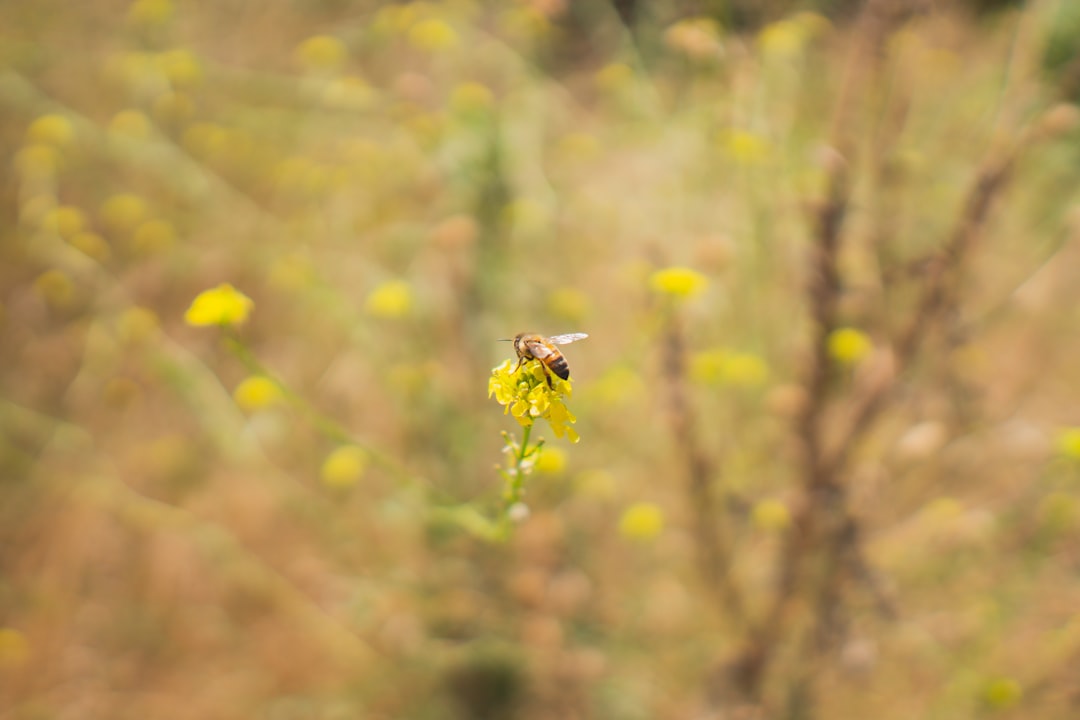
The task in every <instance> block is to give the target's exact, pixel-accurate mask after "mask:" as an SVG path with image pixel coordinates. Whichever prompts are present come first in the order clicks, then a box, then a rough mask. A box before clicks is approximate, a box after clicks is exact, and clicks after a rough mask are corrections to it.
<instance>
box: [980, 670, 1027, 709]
mask: <svg viewBox="0 0 1080 720" xmlns="http://www.w3.org/2000/svg"><path fill="white" fill-rule="evenodd" d="M1023 694H1024V689H1023V688H1022V687H1020V683H1018V682H1017V681H1016V680H1014V679H1012V678H1010V677H999V678H994V679H993V680H991V681H990V682H988V683H986V686H985V687H984V688H983V699H984V700H985V701H986V703H987V704H988V705H989V706H990V707H992V708H994V709H995V710H1005V709H1007V708H1011V707H1012V706H1014V705H1016V703H1018V702H1020V698H1021V697H1022V696H1023Z"/></svg>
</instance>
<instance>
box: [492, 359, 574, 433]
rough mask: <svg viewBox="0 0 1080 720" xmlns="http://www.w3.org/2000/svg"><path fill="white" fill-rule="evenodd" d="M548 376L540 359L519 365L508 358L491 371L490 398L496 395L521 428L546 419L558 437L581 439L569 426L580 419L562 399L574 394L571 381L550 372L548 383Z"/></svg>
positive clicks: (505, 412) (496, 398) (506, 412)
mask: <svg viewBox="0 0 1080 720" xmlns="http://www.w3.org/2000/svg"><path fill="white" fill-rule="evenodd" d="M548 378H549V374H548V373H546V372H545V368H544V366H543V365H542V364H541V363H540V361H539V360H529V361H526V362H524V363H518V364H515V363H514V361H513V360H507V361H505V362H504V363H503V364H502V365H499V366H498V367H496V368H494V369H493V370H492V371H491V378H490V379H489V380H488V397H491V396H492V395H494V396H495V400H496V401H498V403H499V404H500V405H502V406H503V407H504V408H505V410H504V413H503V414H510V415H513V416H514V419H515V420H517V421H518V422H519V423H520V424H521V425H522V427H529V426H531V425H532V424H533V422H535V421H536V420H537V419H540V418H543V419H544V420H547V421H548V424H549V425H551V429H552V430H553V431H554V432H555V436H556V437H560V438H561V437H567V438H569V439H570V441H571V442H575V443H576V442H577V441H578V440H579V439H580V438H579V437H578V434H577V433H576V432H574V429H573V428H571V427H570V425H572V424H574V423H575V422H577V418H576V417H574V415H573V414H572V413H571V412H570V411H569V410H568V409H567V407H566V404H565V403H564V402H563V399H564V398H567V397H570V396H571V394H572V389H571V387H570V381H569V380H563V379H562V378H560V377H558V376H556V375H554V374H551V375H550V381H551V384H550V385H549V384H548Z"/></svg>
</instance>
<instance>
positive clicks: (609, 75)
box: [596, 63, 634, 92]
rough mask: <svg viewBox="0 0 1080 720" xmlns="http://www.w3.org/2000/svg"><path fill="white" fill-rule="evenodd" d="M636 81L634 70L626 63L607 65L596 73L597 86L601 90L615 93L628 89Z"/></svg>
mask: <svg viewBox="0 0 1080 720" xmlns="http://www.w3.org/2000/svg"><path fill="white" fill-rule="evenodd" d="M633 80H634V70H633V68H631V67H630V66H629V65H626V64H625V63H611V64H610V65H605V66H604V67H602V68H601V69H600V70H599V71H597V73H596V84H597V86H598V87H599V88H600V89H601V90H606V91H607V92H615V91H617V90H621V89H623V88H625V87H627V86H628V85H629V84H630V83H632V82H633Z"/></svg>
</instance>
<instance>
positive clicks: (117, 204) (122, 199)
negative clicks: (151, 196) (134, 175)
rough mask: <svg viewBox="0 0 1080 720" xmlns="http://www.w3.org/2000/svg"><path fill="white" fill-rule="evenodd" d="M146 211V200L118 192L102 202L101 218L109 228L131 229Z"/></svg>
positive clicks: (144, 215)
mask: <svg viewBox="0 0 1080 720" xmlns="http://www.w3.org/2000/svg"><path fill="white" fill-rule="evenodd" d="M146 212H147V211H146V202H145V201H143V199H142V198H140V197H139V196H138V195H132V194H130V193H120V194H118V195H113V196H111V197H110V198H108V199H107V200H106V201H105V202H104V203H102V205H101V220H102V222H104V223H105V225H106V226H108V227H109V228H110V229H113V230H118V231H125V230H131V229H132V228H133V227H135V226H136V225H138V224H139V223H140V222H142V220H143V218H145V217H146Z"/></svg>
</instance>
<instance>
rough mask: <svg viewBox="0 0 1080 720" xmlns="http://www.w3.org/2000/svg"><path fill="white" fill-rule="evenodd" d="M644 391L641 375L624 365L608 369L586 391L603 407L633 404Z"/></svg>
mask: <svg viewBox="0 0 1080 720" xmlns="http://www.w3.org/2000/svg"><path fill="white" fill-rule="evenodd" d="M644 391H645V382H644V381H643V380H642V379H641V375H639V374H638V373H637V371H635V370H633V369H632V368H629V367H626V366H625V365H616V366H615V367H612V368H610V369H608V370H607V371H606V372H604V374H603V375H601V376H600V377H599V378H598V379H597V380H596V382H594V383H593V384H592V385H591V386H590V387H589V389H588V392H589V396H590V397H591V398H593V399H595V401H596V402H599V403H600V404H603V405H623V404H625V403H630V402H634V401H635V400H637V399H638V398H640V397H641V395H642V393H644Z"/></svg>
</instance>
